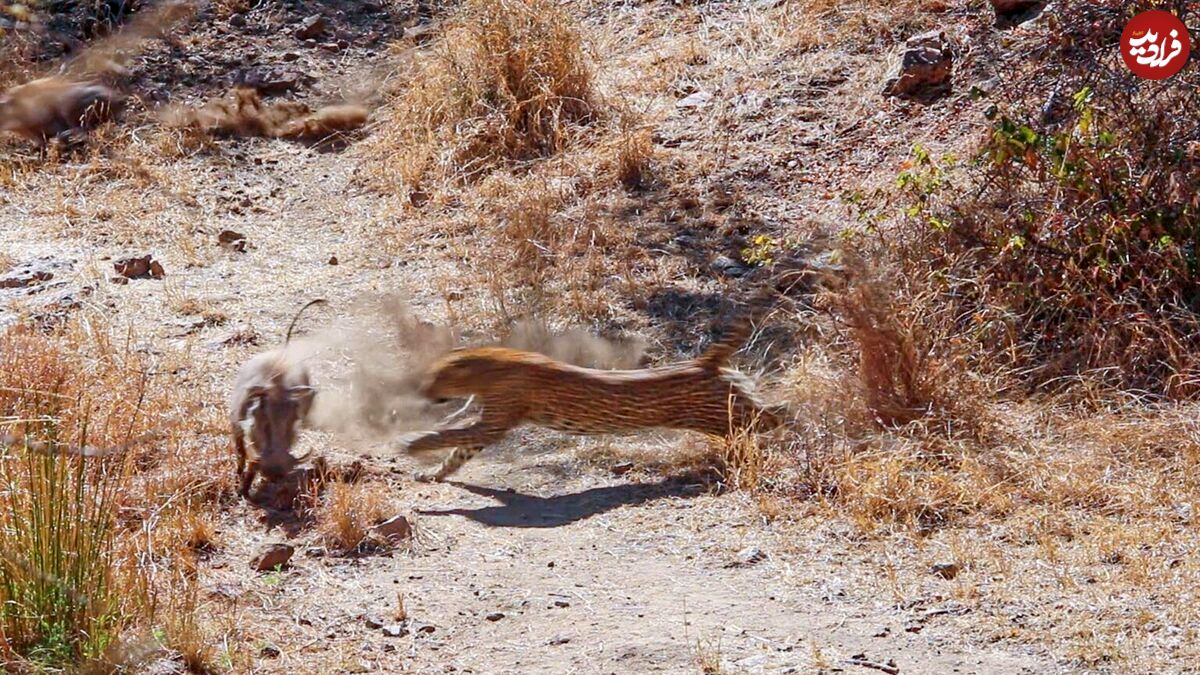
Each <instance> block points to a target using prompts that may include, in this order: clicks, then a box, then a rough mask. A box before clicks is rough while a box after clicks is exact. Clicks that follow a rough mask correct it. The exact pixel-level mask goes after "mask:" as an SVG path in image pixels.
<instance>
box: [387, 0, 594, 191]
mask: <svg viewBox="0 0 1200 675" xmlns="http://www.w3.org/2000/svg"><path fill="white" fill-rule="evenodd" d="M411 75H412V76H411V78H410V81H409V83H408V85H407V87H406V88H405V89H404V90H403V91H401V92H400V94H399V95H398V96H397V97H396V98H395V100H394V101H393V102H392V103H390V104H389V105H388V106H387V109H386V111H385V112H384V114H383V115H382V118H383V119H382V121H381V122H380V124H379V125H378V128H377V130H376V134H375V138H374V139H372V141H371V142H370V146H371V147H370V156H371V157H372V159H373V160H374V163H375V164H376V167H375V169H374V170H375V172H376V174H377V176H378V178H380V179H382V180H383V183H384V184H385V185H388V186H389V187H393V188H396V187H398V188H400V189H402V190H404V191H405V192H407V193H409V194H412V193H413V192H416V191H424V190H425V189H426V187H425V186H426V185H427V184H430V183H432V184H433V185H435V186H436V185H437V184H439V183H441V182H443V181H447V180H449V181H461V180H468V179H472V178H477V177H479V176H481V175H484V174H486V173H487V172H488V171H490V170H492V169H493V168H495V167H497V166H501V165H504V164H507V163H512V162H521V161H527V160H531V159H536V158H542V157H547V156H550V155H553V154H555V153H557V152H560V151H561V150H562V149H564V148H565V147H566V146H567V145H568V144H570V143H571V141H572V140H573V139H575V138H577V137H578V136H579V134H580V132H581V129H582V127H585V126H587V125H590V124H592V123H594V122H596V121H597V120H598V119H599V118H600V116H601V115H602V109H601V107H600V106H599V104H598V101H597V100H596V94H595V92H594V90H593V85H592V68H591V66H590V65H589V63H588V62H587V60H586V58H585V56H584V51H583V45H582V37H581V35H580V31H579V29H578V27H577V24H576V22H575V20H574V19H573V17H572V16H571V15H570V14H569V13H568V12H567V11H566V10H564V9H563V8H562V7H561V6H559V5H558V4H555V3H552V2H548V1H546V0H520V1H514V0H470V1H469V2H466V3H464V4H463V5H462V6H461V7H460V8H459V9H458V10H457V12H456V13H455V15H454V16H453V17H451V18H450V19H449V20H448V21H447V22H446V25H445V29H444V34H443V37H442V38H441V39H440V40H439V42H438V44H437V46H436V47H435V48H434V49H433V50H432V51H431V53H428V54H426V55H425V56H424V57H423V58H422V59H420V60H419V61H418V63H417V65H416V67H415V69H414V71H413V72H412V74H411Z"/></svg>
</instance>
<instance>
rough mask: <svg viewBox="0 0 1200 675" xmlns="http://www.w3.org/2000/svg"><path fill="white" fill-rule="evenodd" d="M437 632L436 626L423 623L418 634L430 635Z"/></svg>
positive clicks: (418, 627) (418, 629)
mask: <svg viewBox="0 0 1200 675" xmlns="http://www.w3.org/2000/svg"><path fill="white" fill-rule="evenodd" d="M436 630H437V626H434V625H433V624H431V623H423V624H421V625H420V626H417V633H419V634H422V635H429V634H431V633H433V632H434V631H436Z"/></svg>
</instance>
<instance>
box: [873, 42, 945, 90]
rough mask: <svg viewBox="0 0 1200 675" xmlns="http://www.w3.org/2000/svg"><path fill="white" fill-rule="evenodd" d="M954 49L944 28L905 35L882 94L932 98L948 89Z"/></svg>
mask: <svg viewBox="0 0 1200 675" xmlns="http://www.w3.org/2000/svg"><path fill="white" fill-rule="evenodd" d="M953 66H954V53H953V52H952V51H951V50H950V42H949V40H947V38H946V33H945V32H943V31H932V32H929V33H924V34H922V35H917V36H914V37H911V38H909V39H908V41H907V42H906V43H905V49H904V52H903V53H902V54H901V55H900V63H899V64H898V65H897V66H896V67H895V68H894V69H893V70H892V72H891V74H890V75H889V76H888V79H887V82H886V83H885V84H884V87H883V93H884V95H885V96H899V97H903V98H933V97H936V96H939V95H941V94H945V93H948V92H949V91H950V74H951V71H952V69H953Z"/></svg>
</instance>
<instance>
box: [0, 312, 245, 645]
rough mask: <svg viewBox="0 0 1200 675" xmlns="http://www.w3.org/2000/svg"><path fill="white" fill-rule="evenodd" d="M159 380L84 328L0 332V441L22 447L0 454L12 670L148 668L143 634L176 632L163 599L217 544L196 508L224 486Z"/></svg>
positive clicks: (2, 572)
mask: <svg viewBox="0 0 1200 675" xmlns="http://www.w3.org/2000/svg"><path fill="white" fill-rule="evenodd" d="M156 377H157V375H155V364H154V363H151V362H149V361H148V360H146V359H145V358H144V357H142V355H140V354H138V353H136V352H134V351H133V350H132V349H131V345H130V344H129V343H127V342H123V341H118V340H114V339H113V338H112V336H110V335H109V334H108V332H107V330H106V329H105V327H103V326H99V325H95V324H91V323H89V322H88V321H86V320H84V321H81V322H68V323H67V324H66V325H65V326H64V327H63V328H62V329H60V330H59V331H58V332H56V333H54V334H50V335H47V334H44V333H40V332H35V331H33V330H32V329H29V328H25V327H22V326H18V327H15V328H12V329H9V330H7V331H5V332H3V333H0V433H8V434H10V435H12V436H15V437H16V438H17V439H18V440H17V442H16V443H14V444H12V445H10V446H8V447H6V448H5V449H4V450H3V451H2V452H3V454H0V534H2V537H0V553H2V554H3V555H2V559H3V565H0V597H2V598H3V603H4V604H3V610H0V644H2V645H3V650H4V659H5V662H6V663H8V664H9V665H10V666H12V667H14V668H24V667H33V668H63V667H65V668H69V669H73V668H80V667H91V666H90V665H87V664H91V665H95V666H97V667H99V666H101V665H102V664H106V663H107V664H109V665H110V666H111V665H113V659H114V658H133V657H132V656H130V654H134V653H140V654H142V656H145V654H146V653H147V650H145V649H142V648H140V647H138V645H139V644H141V643H142V642H144V640H141V638H139V637H138V636H139V635H140V634H143V633H145V632H146V631H148V630H150V629H153V628H156V627H158V626H165V627H166V628H165V630H167V631H168V632H167V633H164V636H165V637H167V638H169V637H170V633H169V630H170V629H171V627H172V626H176V625H179V622H178V621H175V620H174V616H173V612H175V611H183V608H181V607H179V606H178V604H177V603H170V602H166V599H167V598H170V597H174V596H175V595H176V593H177V592H178V591H179V590H180V587H179V586H178V585H177V584H178V583H181V581H182V580H184V579H185V577H186V575H181V574H179V573H177V572H178V571H179V570H181V569H182V567H186V566H187V565H188V564H189V563H188V560H189V556H190V555H191V554H192V553H194V552H195V551H196V550H197V549H203V548H204V547H209V546H212V545H213V534H212V528H211V524H210V523H209V521H208V519H207V516H206V515H204V514H205V510H206V509H208V508H211V505H212V504H213V502H214V500H216V499H219V498H220V495H221V494H223V493H226V492H228V493H230V494H231V493H232V485H231V481H229V480H228V479H226V480H221V479H220V478H214V477H213V473H212V470H211V467H206V466H205V462H204V461H202V460H203V457H202V456H200V455H197V454H195V453H196V452H197V449H196V448H195V446H185V445H184V444H183V437H184V436H185V435H191V434H195V433H196V432H197V431H200V429H199V428H197V427H196V426H193V425H195V424H196V423H197V422H198V421H200V419H203V416H201V418H199V419H198V418H196V417H195V413H194V410H195V405H194V401H191V400H189V399H188V398H187V394H185V393H184V392H183V390H182V389H180V388H175V387H169V386H158V385H159V384H160V383H159V382H157V381H156V380H155V378H156ZM204 423H207V421H205V422H204ZM23 441H28V443H26V442H23ZM85 447H86V448H91V449H94V450H98V451H99V452H97V453H88V454H89V455H90V456H86V457H84V456H80V455H79V453H78V452H77V451H78V450H79V449H80V448H85ZM188 448H190V449H188ZM198 460H201V461H198ZM181 566H182V567H181ZM172 570H174V571H172ZM143 629H144V630H143ZM134 647H137V648H134ZM150 651H151V652H152V651H153V650H150ZM118 654H124V655H125V656H124V657H117V656H115V655H118ZM21 664H24V665H21ZM116 665H121V664H116ZM125 665H130V664H125Z"/></svg>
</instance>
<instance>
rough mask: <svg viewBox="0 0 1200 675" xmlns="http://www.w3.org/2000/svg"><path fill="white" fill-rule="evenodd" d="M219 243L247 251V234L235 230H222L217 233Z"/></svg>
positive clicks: (237, 250)
mask: <svg viewBox="0 0 1200 675" xmlns="http://www.w3.org/2000/svg"><path fill="white" fill-rule="evenodd" d="M217 245H218V246H220V247H221V248H227V249H229V250H231V251H236V252H238V253H245V252H246V235H244V234H242V233H241V232H235V231H233V230H221V233H220V234H218V235H217Z"/></svg>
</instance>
